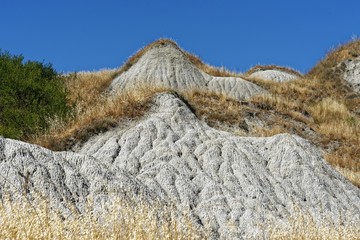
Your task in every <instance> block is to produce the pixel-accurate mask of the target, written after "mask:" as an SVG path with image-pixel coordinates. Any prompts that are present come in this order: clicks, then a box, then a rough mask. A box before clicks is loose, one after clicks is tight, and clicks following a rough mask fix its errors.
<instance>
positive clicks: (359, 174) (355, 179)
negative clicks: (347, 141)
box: [335, 166, 360, 188]
mask: <svg viewBox="0 0 360 240" xmlns="http://www.w3.org/2000/svg"><path fill="white" fill-rule="evenodd" d="M335 169H336V170H338V171H339V172H340V173H341V174H342V175H343V176H344V177H346V178H347V179H348V180H349V181H350V182H352V183H353V184H354V185H355V186H357V187H358V188H360V171H353V170H351V169H348V168H342V167H339V166H336V167H335Z"/></svg>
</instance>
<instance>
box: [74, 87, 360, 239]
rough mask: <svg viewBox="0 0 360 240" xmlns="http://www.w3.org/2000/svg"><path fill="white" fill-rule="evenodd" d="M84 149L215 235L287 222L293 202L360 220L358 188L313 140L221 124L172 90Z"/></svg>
mask: <svg viewBox="0 0 360 240" xmlns="http://www.w3.org/2000/svg"><path fill="white" fill-rule="evenodd" d="M80 153H82V154H90V155H92V156H93V157H94V158H97V159H99V160H100V159H101V161H102V162H104V163H105V164H106V165H107V166H109V169H111V172H113V173H115V174H116V172H118V171H125V172H128V173H130V174H131V176H133V177H135V178H136V180H138V181H140V182H141V183H142V184H144V185H145V186H146V187H147V188H148V189H149V190H150V191H151V192H153V193H156V194H157V195H158V196H160V198H162V199H165V201H167V202H173V203H175V205H176V206H177V208H178V209H179V210H180V211H181V212H182V211H190V212H191V213H192V214H193V215H194V218H195V219H198V222H199V223H201V224H203V225H204V226H210V229H211V230H212V231H213V237H214V238H218V237H222V238H229V239H232V238H239V237H243V236H244V235H251V236H252V235H256V234H258V233H259V232H260V231H261V229H259V226H260V225H261V223H264V221H266V220H270V221H275V222H282V221H284V222H286V220H287V219H288V218H289V216H291V214H293V213H294V212H293V211H292V210H293V207H294V205H296V206H297V207H299V208H300V209H301V210H303V211H305V212H309V213H310V214H311V215H312V216H313V217H314V218H315V219H325V218H332V219H337V220H338V219H340V218H342V219H343V220H344V221H345V223H346V222H347V221H350V218H354V219H359V214H360V190H359V189H358V188H356V187H355V186H353V185H352V184H351V183H349V182H347V181H346V180H345V179H344V177H343V176H341V175H340V174H339V173H338V172H336V171H335V170H333V169H332V168H331V167H330V166H329V164H328V163H327V162H325V161H324V160H323V159H322V157H321V154H320V152H319V150H318V149H317V148H316V147H315V146H313V145H311V144H310V143H309V142H308V141H306V140H304V139H302V138H300V137H297V136H294V135H288V134H283V135H277V136H273V137H268V138H255V137H254V138H247V137H237V136H234V135H232V134H230V133H226V132H221V131H218V130H215V129H213V128H210V127H209V126H207V125H206V124H205V123H204V122H201V121H200V120H198V119H197V118H196V117H195V115H194V114H193V113H192V112H191V111H190V110H189V108H188V107H187V106H186V105H185V104H184V103H183V102H182V101H181V100H180V99H179V98H177V97H176V96H174V95H170V94H162V95H158V96H157V98H156V105H155V107H154V108H153V109H152V113H151V114H149V115H148V117H147V118H146V119H144V120H143V121H141V122H140V123H138V124H137V125H136V126H134V127H131V128H129V129H120V128H119V129H114V130H112V131H109V132H107V133H104V134H101V135H99V136H96V137H93V138H92V139H91V140H90V141H88V142H87V143H86V144H85V145H84V146H83V148H82V150H81V151H80ZM340 215H341V217H340ZM349 217H350V218H349Z"/></svg>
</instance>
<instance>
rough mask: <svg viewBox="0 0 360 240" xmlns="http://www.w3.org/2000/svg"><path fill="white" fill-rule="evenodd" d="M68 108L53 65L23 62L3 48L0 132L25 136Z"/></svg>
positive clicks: (0, 62)
mask: <svg viewBox="0 0 360 240" xmlns="http://www.w3.org/2000/svg"><path fill="white" fill-rule="evenodd" d="M68 111H69V107H68V106H67V102H66V92H65V88H64V87H63V84H62V81H61V77H60V76H59V75H58V74H57V72H56V71H55V70H54V69H53V68H52V66H51V64H43V63H40V62H36V61H27V62H24V57H23V56H15V55H14V56H13V55H11V54H9V53H7V52H2V51H0V135H2V136H5V137H9V138H14V139H26V138H27V137H29V135H31V134H36V133H38V132H39V131H42V130H44V129H46V128H47V127H48V124H49V123H48V118H49V117H53V116H55V115H56V116H59V117H63V116H64V115H65V114H66V113H67V112H68Z"/></svg>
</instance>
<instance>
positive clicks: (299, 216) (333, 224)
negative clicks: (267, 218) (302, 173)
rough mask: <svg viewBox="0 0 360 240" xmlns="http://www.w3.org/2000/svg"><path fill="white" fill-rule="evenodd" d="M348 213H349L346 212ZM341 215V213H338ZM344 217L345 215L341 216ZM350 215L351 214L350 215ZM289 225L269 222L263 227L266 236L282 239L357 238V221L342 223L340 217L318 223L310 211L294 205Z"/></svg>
mask: <svg viewBox="0 0 360 240" xmlns="http://www.w3.org/2000/svg"><path fill="white" fill-rule="evenodd" d="M348 214H350V213H348ZM339 215H340V216H341V213H340V214H339ZM342 217H345V216H342ZM350 217H352V216H350ZM288 222H289V225H285V226H282V225H280V224H278V223H271V222H270V223H269V224H268V225H267V226H266V227H265V231H264V234H265V236H266V235H267V237H266V238H268V239H274V240H282V239H284V240H285V239H296V240H298V239H299V240H300V239H319V240H320V239H338V240H341V239H349V240H350V239H359V235H360V227H359V222H358V221H357V220H356V221H353V222H351V223H347V224H343V223H341V217H340V219H337V220H336V221H334V220H333V219H330V217H329V219H324V220H322V221H321V223H319V222H318V221H317V220H316V219H314V217H313V216H311V214H310V213H307V212H304V211H301V210H300V209H299V208H297V207H295V208H294V209H293V211H292V215H291V216H290V217H289V218H288Z"/></svg>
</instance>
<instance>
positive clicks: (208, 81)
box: [110, 42, 265, 100]
mask: <svg viewBox="0 0 360 240" xmlns="http://www.w3.org/2000/svg"><path fill="white" fill-rule="evenodd" d="M138 86H164V87H169V88H171V89H173V90H179V91H183V90H189V89H190V90H191V89H201V90H208V91H213V92H217V93H223V94H225V95H228V96H229V97H232V98H236V99H238V100H245V99H248V98H249V97H251V96H254V95H258V94H264V93H265V90H263V89H262V88H261V87H259V86H257V85H255V84H253V83H250V82H248V81H246V80H244V79H241V78H233V77H232V78H229V77H213V76H210V75H208V74H207V73H205V72H203V71H202V70H200V69H199V68H197V67H196V66H195V65H194V64H193V63H192V62H191V61H190V60H189V59H188V57H187V56H186V55H185V54H184V52H183V51H182V50H181V49H180V48H179V47H178V46H177V45H176V44H175V43H172V42H164V43H161V44H157V45H154V46H152V47H151V48H150V49H148V50H147V51H146V52H145V53H144V55H143V56H141V57H140V59H139V60H138V61H137V62H136V63H135V64H134V65H133V66H132V67H131V68H130V69H128V70H127V71H125V72H124V73H122V74H120V75H119V76H118V77H116V78H115V79H114V80H113V82H112V84H111V85H110V90H111V91H118V90H132V89H134V88H136V87H138Z"/></svg>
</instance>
